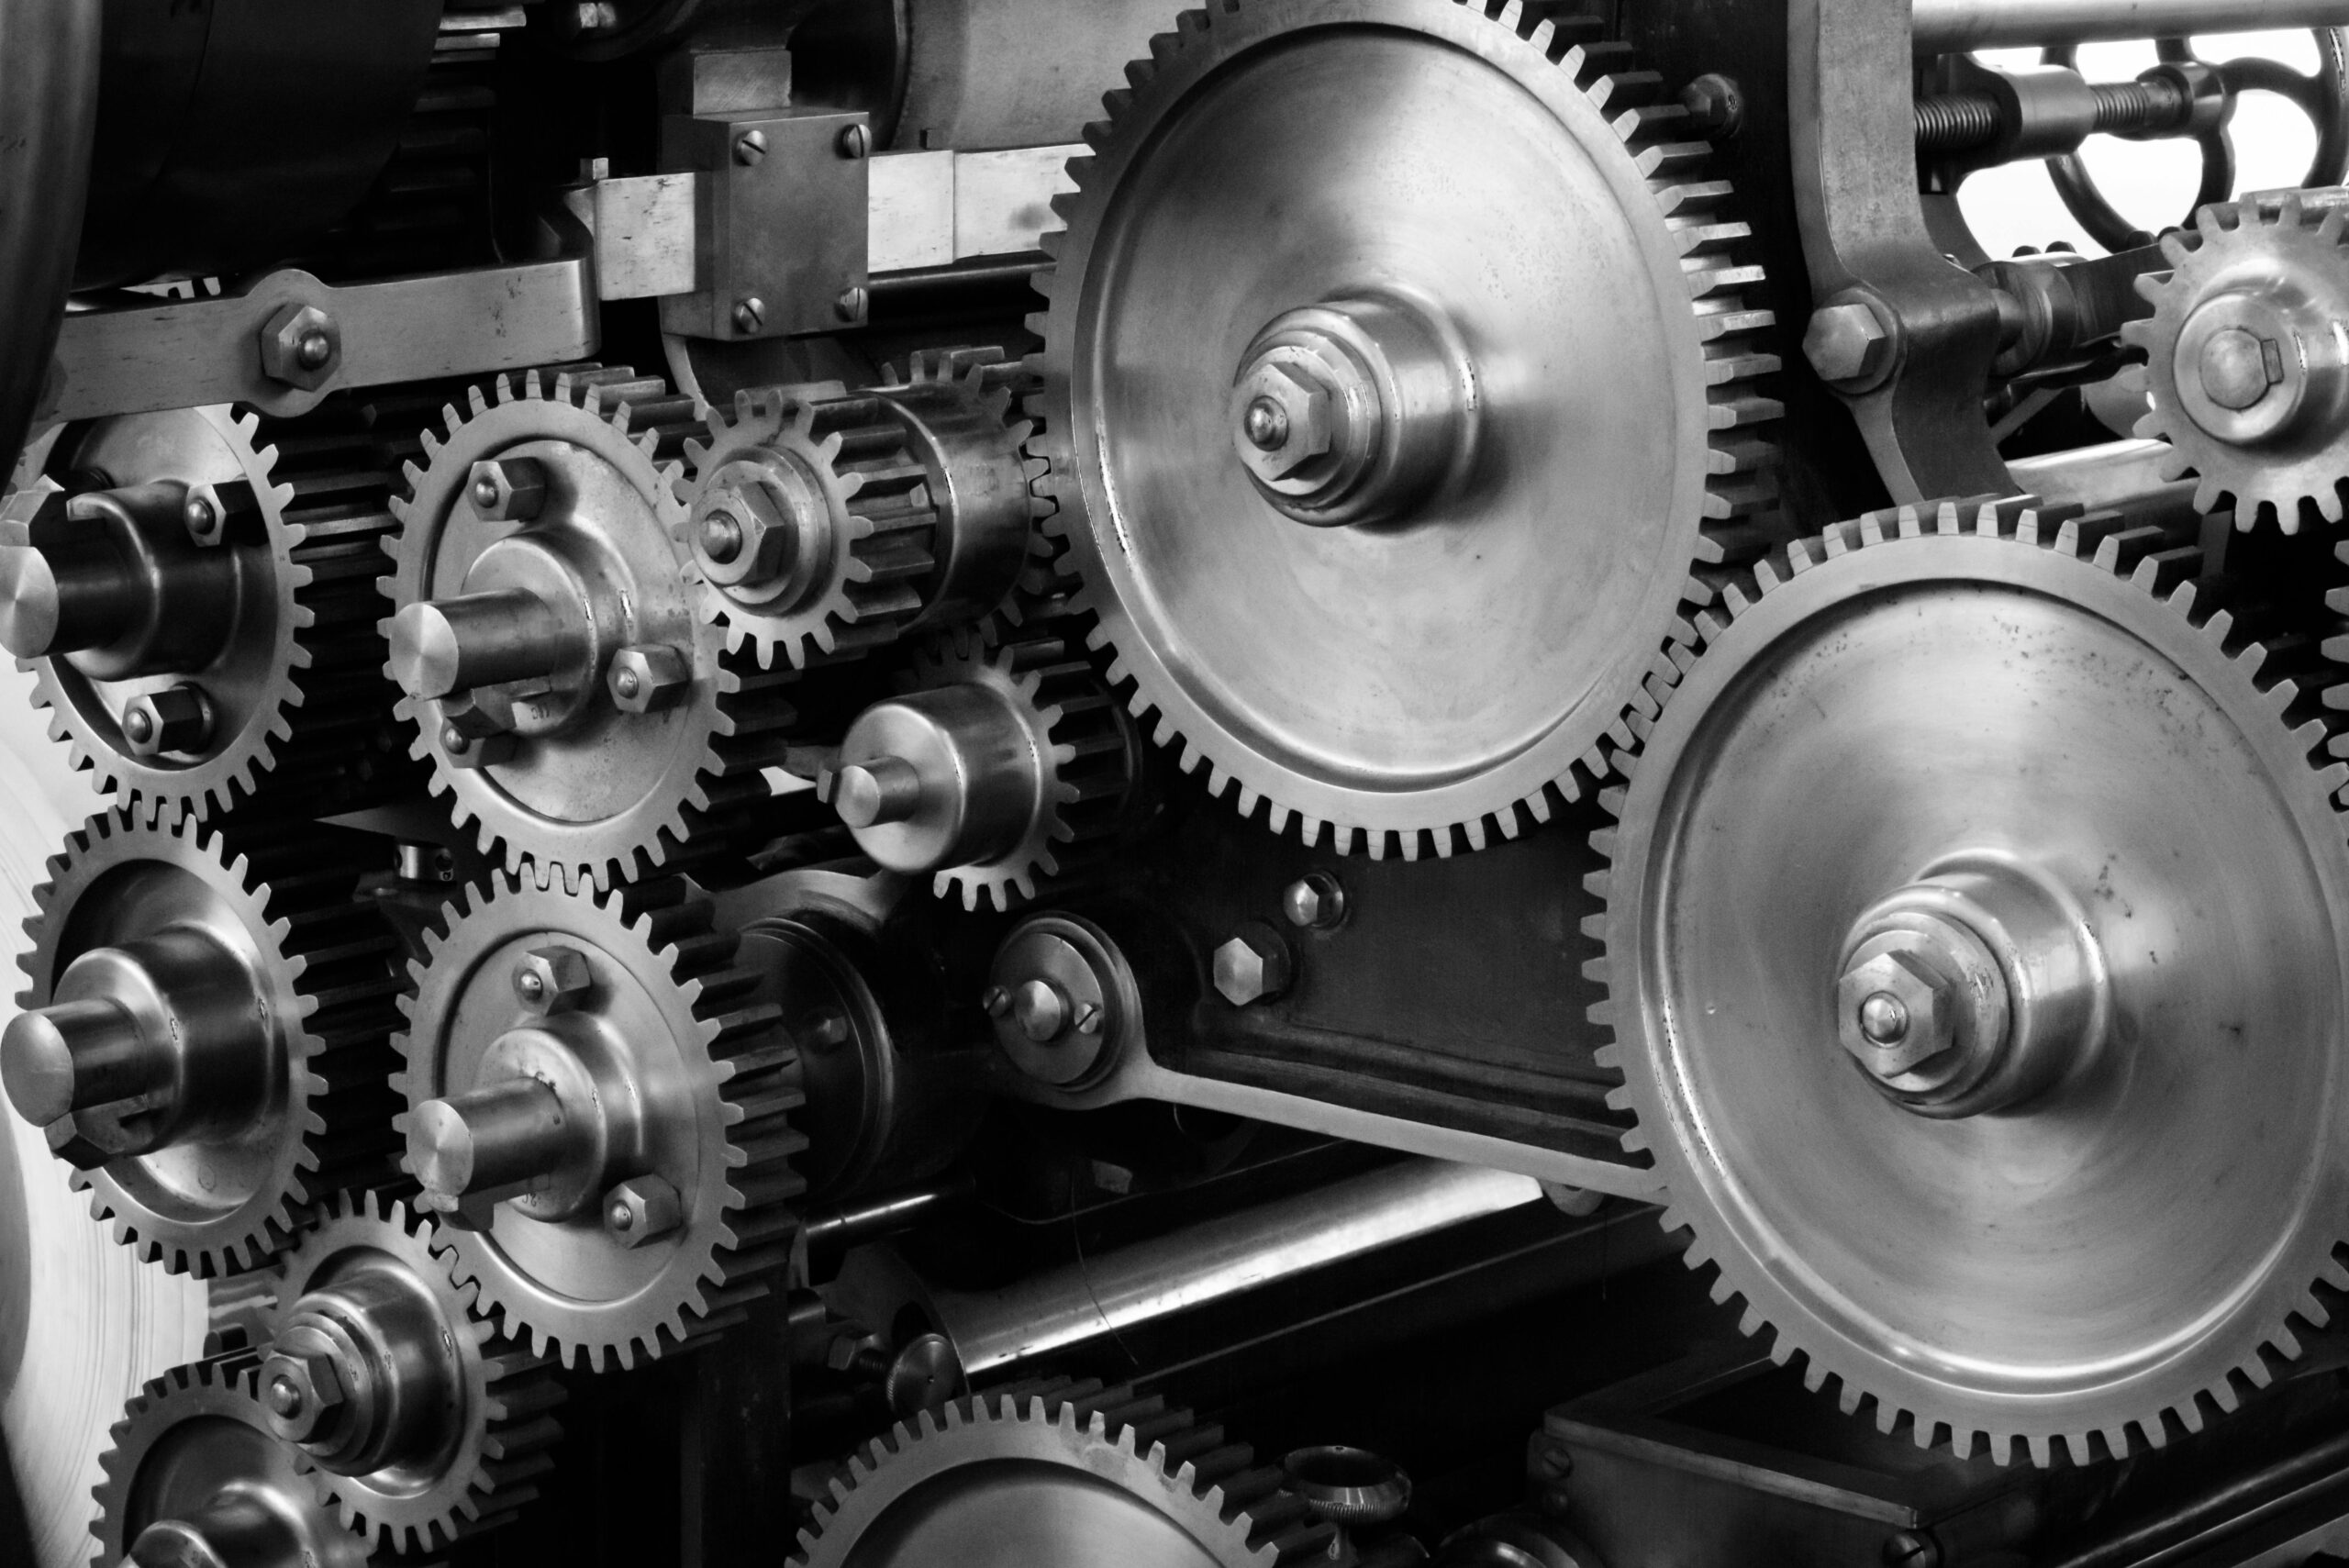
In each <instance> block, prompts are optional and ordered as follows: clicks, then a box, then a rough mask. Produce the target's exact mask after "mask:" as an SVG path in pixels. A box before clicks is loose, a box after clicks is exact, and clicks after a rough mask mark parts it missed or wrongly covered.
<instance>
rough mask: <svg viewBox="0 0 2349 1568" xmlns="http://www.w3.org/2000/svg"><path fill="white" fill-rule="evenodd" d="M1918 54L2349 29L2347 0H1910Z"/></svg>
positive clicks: (1911, 23) (2348, 5)
mask: <svg viewBox="0 0 2349 1568" xmlns="http://www.w3.org/2000/svg"><path fill="white" fill-rule="evenodd" d="M1910 15H1911V20H1910V23H1909V26H1910V28H1911V29H1912V30H1913V32H1914V34H1915V37H1916V45H1917V52H1918V53H1919V54H1956V53H1962V52H1965V51H1967V50H1978V49H2020V48H2028V47H2032V46H2036V45H2042V44H2061V43H2096V42H2099V41H2101V40H2104V39H2153V38H2164V39H2166V38H2184V37H2186V36H2187V35H2188V34H2192V33H2247V32H2257V31H2262V30H2265V29H2266V28H2334V27H2343V26H2349V0H1915V6H1914V7H1913V8H1912V11H1911V14H1910Z"/></svg>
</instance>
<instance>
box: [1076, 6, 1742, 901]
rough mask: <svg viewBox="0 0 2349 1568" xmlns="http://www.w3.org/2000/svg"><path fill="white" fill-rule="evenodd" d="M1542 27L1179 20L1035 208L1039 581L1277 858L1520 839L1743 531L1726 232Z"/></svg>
mask: <svg viewBox="0 0 2349 1568" xmlns="http://www.w3.org/2000/svg"><path fill="white" fill-rule="evenodd" d="M1561 9H1562V8H1561V7H1559V6H1551V5H1528V6H1514V5H1512V6H1487V5H1484V4H1481V3H1464V0H1383V3H1375V4H1364V5H1350V6H1346V7H1344V8H1343V9H1342V10H1341V11H1337V12H1332V11H1330V9H1329V8H1328V7H1325V6H1315V5H1310V4H1306V3H1303V0H1238V3H1236V4H1230V3H1223V4H1218V5H1216V6H1212V7H1210V8H1208V9H1204V10H1195V11H1190V12H1186V13H1185V14H1184V16H1183V17H1181V19H1180V21H1179V23H1178V24H1177V26H1176V28H1175V30H1174V31H1173V32H1171V33H1167V34H1165V35H1163V36H1162V37H1160V38H1159V39H1157V40H1155V42H1154V44H1153V45H1152V51H1151V54H1150V56H1149V57H1148V58H1146V59H1143V60H1139V61H1135V62H1134V63H1133V64H1132V65H1130V67H1128V70H1127V75H1128V78H1129V80H1130V83H1132V86H1131V90H1130V92H1127V91H1120V92H1118V93H1114V94H1112V95H1109V98H1108V106H1109V111H1110V117H1109V119H1108V122H1107V123H1106V124H1103V125H1098V126H1095V127H1093V128H1090V129H1088V131H1087V133H1086V139H1087V140H1088V142H1089V143H1090V144H1091V146H1092V149H1093V152H1094V156H1093V157H1091V158H1089V159H1078V160H1076V161H1074V162H1072V163H1071V165H1070V173H1071V175H1072V177H1073V178H1074V179H1075V180H1076V181H1077V183H1078V184H1079V186H1080V187H1081V188H1080V189H1079V191H1078V192H1077V193H1076V194H1075V195H1074V196H1066V197H1059V198H1055V205H1056V206H1058V207H1059V209H1060V210H1061V211H1062V213H1063V216H1064V217H1066V219H1067V224H1068V228H1067V231H1066V232H1065V233H1063V234H1059V235H1053V236H1048V237H1047V239H1048V246H1047V248H1048V249H1049V250H1052V252H1053V254H1054V257H1055V265H1054V267H1053V268H1052V271H1051V272H1048V273H1045V274H1041V275H1040V278H1039V287H1040V288H1041V290H1042V291H1043V292H1044V294H1045V295H1046V298H1047V299H1048V301H1049V306H1050V307H1049V310H1048V311H1047V313H1046V315H1045V316H1044V317H1043V320H1042V325H1041V331H1042V334H1043V339H1044V347H1043V350H1042V355H1041V361H1040V363H1041V372H1042V375H1043V382H1044V389H1043V392H1042V395H1041V402H1040V404H1039V410H1040V413H1041V420H1042V427H1043V428H1042V433H1041V450H1043V451H1044V452H1045V453H1046V454H1047V455H1048V456H1049V458H1050V460H1051V462H1052V484H1053V487H1054V490H1055V492H1056V495H1057V498H1058V502H1059V510H1058V512H1057V514H1056V515H1055V516H1054V517H1052V519H1051V520H1050V522H1049V523H1048V524H1047V527H1048V528H1051V529H1052V530H1054V531H1055V532H1057V533H1058V534H1060V535H1061V536H1063V538H1065V539H1067V540H1068V542H1069V545H1070V547H1071V555H1072V559H1073V561H1074V565H1075V567H1076V569H1077V572H1078V574H1079V575H1080V577H1081V578H1082V579H1083V584H1084V585H1083V587H1082V589H1081V591H1080V592H1079V593H1078V595H1077V597H1076V603H1077V605H1078V606H1079V607H1080V608H1083V609H1089V610H1092V611H1096V612H1097V613H1098V615H1099V617H1100V628H1099V630H1098V632H1097V636H1096V645H1097V647H1099V648H1102V649H1104V650H1106V651H1107V652H1108V653H1109V654H1110V655H1111V657H1112V659H1113V662H1112V664H1111V666H1110V673H1111V675H1112V677H1113V678H1114V679H1116V680H1118V681H1119V682H1125V683H1130V684H1131V686H1132V695H1131V704H1132V706H1133V708H1134V710H1135V712H1136V713H1137V714H1141V713H1144V712H1147V711H1151V710H1154V711H1155V712H1156V715H1157V718H1156V725H1155V739H1156V740H1158V741H1159V742H1161V743H1162V744H1165V745H1169V746H1178V747H1179V748H1180V755H1181V761H1182V765H1183V767H1184V768H1185V770H1186V771H1190V770H1195V769H1197V768H1199V767H1201V766H1202V765H1204V766H1205V767H1206V769H1207V782H1208V791H1209V793H1211V794H1213V795H1222V794H1224V793H1225V792H1226V791H1228V790H1231V789H1232V788H1233V787H1234V786H1235V785H1236V786H1237V792H1238V793H1237V804H1238V806H1239V808H1240V810H1241V815H1242V816H1247V817H1252V816H1253V815H1254V813H1255V810H1256V808H1257V806H1259V805H1260V804H1262V805H1266V806H1267V807H1268V812H1267V818H1266V819H1267V821H1268V824H1269V825H1270V826H1271V827H1272V828H1274V830H1275V831H1276V832H1277V831H1282V830H1285V829H1286V828H1287V827H1288V826H1289V825H1290V824H1291V822H1292V821H1294V822H1295V823H1296V824H1297V826H1298V828H1300V830H1301V832H1302V835H1303V837H1304V839H1305V840H1306V842H1307V843H1308V844H1311V843H1315V842H1317V841H1318V840H1319V838H1320V835H1321V833H1322V830H1323V828H1325V827H1326V828H1329V829H1330V832H1331V834H1332V836H1333V838H1334V840H1335V843H1336V847H1337V848H1338V849H1339V850H1340V851H1347V850H1350V849H1352V848H1353V847H1354V846H1355V845H1356V844H1357V843H1365V844H1366V845H1367V847H1368V849H1369V850H1370V851H1371V853H1372V854H1374V855H1380V854H1384V853H1386V851H1387V850H1388V849H1389V847H1390V846H1394V845H1397V844H1399V847H1400V849H1401V851H1402V853H1403V854H1404V855H1405V856H1407V857H1416V856H1417V855H1419V853H1421V852H1422V851H1423V849H1424V848H1425V847H1427V846H1428V845H1429V844H1430V842H1432V847H1433V848H1434V850H1435V851H1436V852H1438V853H1440V854H1451V853H1453V852H1454V851H1456V850H1458V849H1460V848H1462V847H1466V848H1469V849H1477V848H1481V847H1483V845H1484V844H1485V843H1486V841H1487V839H1488V836H1489V834H1490V833H1491V832H1493V831H1495V830H1497V831H1498V832H1499V833H1501V834H1502V835H1504V836H1508V837H1514V836H1515V835H1517V834H1519V833H1520V832H1521V831H1523V830H1524V828H1526V826H1527V825H1528V824H1529V823H1532V822H1542V821H1547V820H1548V819H1549V818H1550V817H1551V816H1552V814H1553V809H1554V808H1555V806H1556V805H1557V804H1558V803H1559V802H1561V801H1570V800H1573V799H1575V798H1577V797H1579V796H1580V795H1582V794H1583V793H1584V792H1585V790H1586V788H1588V787H1589V784H1590V782H1591V781H1592V780H1594V779H1596V778H1598V776H1600V775H1601V773H1603V768H1604V764H1603V760H1602V755H1601V751H1602V748H1603V747H1604V746H1605V745H1606V744H1607V742H1608V741H1609V740H1610V739H1612V740H1614V741H1615V742H1616V743H1618V744H1620V743H1621V742H1622V741H1623V740H1627V739H1628V738H1629V733H1630V732H1629V729H1628V728H1626V724H1627V718H1628V717H1629V716H1632V715H1635V714H1638V713H1641V712H1642V711H1643V709H1644V706H1645V703H1646V698H1645V695H1644V694H1643V691H1642V684H1643V683H1644V682H1646V681H1647V680H1648V679H1649V678H1650V677H1651V676H1652V675H1654V674H1655V673H1658V672H1657V669H1656V650H1657V649H1658V648H1659V647H1660V646H1661V645H1662V643H1663V641H1664V636H1665V634H1666V632H1667V631H1668V630H1669V628H1671V627H1672V626H1673V625H1674V624H1675V622H1676V621H1678V620H1679V619H1680V617H1682V616H1684V615H1685V614H1686V613H1687V608H1686V606H1689V605H1702V604H1704V603H1706V602H1708V601H1709V599H1710V598H1711V597H1712V595H1713V593H1714V589H1713V585H1712V584H1713V582H1714V580H1715V576H1716V574H1717V573H1719V572H1720V571H1721V570H1722V569H1724V568H1727V567H1730V566H1733V565H1734V564H1736V563H1737V562H1740V561H1742V560H1747V559H1751V558H1752V557H1753V556H1755V555H1758V554H1759V553H1760V552H1761V550H1763V549H1765V548H1766V546H1767V544H1768V543H1769V542H1771V540H1772V539H1774V538H1776V537H1778V534H1779V530H1778V528H1776V523H1775V521H1774V520H1773V518H1772V507H1773V505H1774V498H1775V488H1774V484H1773V482H1772V480H1771V478H1770V473H1769V452H1768V449H1767V448H1766V446H1765V443H1764V442H1763V440H1762V439H1760V438H1759V437H1758V435H1757V433H1756V432H1757V428H1758V427H1760V426H1762V425H1764V424H1765V423H1766V422H1768V421H1770V420H1772V419H1774V418H1775V417H1776V416H1777V414H1778V412H1779V407H1778V405H1777V404H1776V402H1775V401H1774V400H1772V399H1770V398H1768V397H1765V396H1763V395H1760V394H1759V393H1758V392H1757V390H1756V388H1755V381H1756V378H1758V377H1760V376H1763V375H1765V374H1767V373H1771V372H1774V371H1776V369H1777V368H1778V361H1777V360H1776V356H1775V355H1773V354H1772V353H1770V352H1769V351H1768V350H1767V347H1766V342H1765V333H1766V332H1767V330H1768V328H1770V327H1771V325H1772V317H1771V315H1770V313H1769V312H1768V311H1767V310H1763V309H1756V308H1752V307H1750V306H1749V305H1748V304H1747V299H1748V297H1749V291H1750V290H1753V289H1754V288H1756V287H1758V285H1760V284H1761V283H1762V273H1761V270H1760V269H1759V268H1758V267H1755V266H1752V265H1746V264H1743V263H1741V262H1740V261H1737V260H1736V259H1735V258H1734V255H1733V252H1734V251H1735V250H1737V249H1738V248H1739V247H1740V246H1741V245H1742V242H1743V241H1744V239H1746V237H1747V234H1748V229H1747V227H1746V225H1744V224H1742V223H1741V222H1737V221H1734V220H1733V219H1732V218H1731V217H1729V216H1728V211H1727V208H1728V204H1729V200H1730V195H1731V193H1730V188H1729V186H1728V184H1727V183H1725V182H1722V181H1719V180H1715V179H1711V178H1709V177H1708V176H1707V173H1706V169H1705V165H1706V161H1707V154H1708V151H1709V148H1708V146H1707V144H1706V143H1705V142H1704V141H1702V140H1699V139H1696V138H1695V136H1694V135H1693V133H1691V132H1690V131H1689V129H1688V123H1687V121H1688V117H1687V110H1686V109H1685V107H1684V106H1682V105H1681V104H1680V103H1679V102H1677V101H1676V100H1675V99H1672V98H1670V97H1669V96H1667V95H1664V92H1663V90H1662V84H1661V83H1660V81H1659V79H1658V78H1657V77H1656V75H1655V74H1654V73H1653V72H1646V71H1642V70H1640V69H1638V68H1637V67H1636V63H1635V61H1633V60H1632V58H1631V53H1630V50H1628V49H1627V48H1626V47H1625V46H1624V45H1621V44H1620V43H1614V42H1609V41H1605V40H1603V39H1601V38H1600V37H1599V24H1598V22H1597V21H1595V20H1594V19H1592V18H1590V17H1580V16H1573V15H1561V14H1559V13H1560V11H1561ZM1272 212H1278V213H1281V214H1282V215H1283V219H1282V224H1281V237H1282V238H1281V243H1280V244H1278V245H1266V244H1264V243H1263V240H1264V228H1263V225H1264V221H1265V215H1266V214H1267V213H1272ZM1602 214H1603V215H1605V216H1604V217H1599V216H1598V215H1602ZM1600 298H1604V299H1609V300H1617V301H1627V302H1631V303H1626V304H1624V305H1622V306H1621V307H1620V308H1611V309H1609V311H1607V312H1604V313H1597V312H1593V311H1591V310H1589V309H1588V308H1587V307H1586V305H1585V303H1584V302H1586V301H1588V300H1592V299H1600ZM1472 354H1473V355H1475V356H1482V357H1483V360H1484V361H1485V362H1478V361H1475V360H1473V359H1472V358H1471V356H1472ZM1142 366H1147V367H1148V369H1147V372H1146V373H1144V372H1142V371H1141V369H1140V368H1139V367H1142ZM1235 366H1236V367H1237V371H1236V373H1235ZM1537 367H1539V368H1537ZM1512 384H1514V385H1520V386H1523V387H1526V388H1528V389H1529V390H1528V392H1527V394H1526V395H1524V396H1523V398H1522V399H1521V401H1520V402H1518V403H1517V405H1516V406H1514V407H1511V406H1508V405H1509V401H1510V400H1508V399H1506V398H1497V397H1496V396H1495V395H1494V393H1493V389H1494V388H1497V387H1499V386H1503V385H1512ZM1537 384H1538V385H1539V387H1540V388H1541V390H1542V393H1543V394H1544V395H1542V396H1540V397H1535V396H1533V395H1531V388H1533V387H1534V386H1536V385H1537ZM1382 388H1384V390H1381V389H1382Z"/></svg>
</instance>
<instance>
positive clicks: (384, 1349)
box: [261, 1193, 562, 1552]
mask: <svg viewBox="0 0 2349 1568" xmlns="http://www.w3.org/2000/svg"><path fill="white" fill-rule="evenodd" d="M454 1262H455V1254H454V1251H453V1249H451V1247H450V1246H449V1244H448V1242H447V1241H446V1240H445V1239H444V1238H442V1237H440V1235H438V1234H436V1232H435V1229H434V1227H433V1225H432V1222H431V1221H430V1220H429V1219H425V1218H416V1219H414V1220H411V1218H409V1215H408V1212H407V1209H406V1206H404V1205H402V1204H399V1203H396V1202H386V1201H385V1200H384V1198H383V1196H382V1195H380V1194H364V1193H362V1194H359V1195H350V1194H340V1195H337V1196H336V1198H335V1199H334V1201H333V1202H332V1203H330V1204H328V1205H327V1206H326V1207H323V1208H322V1209H321V1210H320V1211H319V1212H318V1215H317V1225H316V1228H315V1229H311V1230H309V1231H307V1232H306V1233H305V1234H304V1236H303V1238H302V1240H301V1242H300V1244H299V1245H297V1246H296V1247H295V1249H294V1250H293V1251H290V1252H288V1253H287V1254H286V1255H285V1258H284V1265H283V1267H284V1278H283V1282H282V1284H280V1285H279V1288H278V1292H277V1304H276V1310H275V1312H274V1313H273V1318H272V1324H271V1329H272V1336H271V1338H272V1342H271V1343H270V1344H269V1345H267V1346H266V1347H264V1348H265V1350H266V1352H267V1356H268V1359H267V1360H266V1361H265V1362H263V1364H262V1374H261V1392H262V1402H263V1403H264V1404H265V1405H267V1406H268V1407H269V1410H270V1416H271V1421H272V1429H273V1431H275V1433H276V1434H277V1436H278V1437H279V1438H280V1439H282V1440H285V1441H287V1442H291V1443H294V1444H295V1446H296V1447H299V1448H301V1449H302V1450H303V1451H304V1452H305V1453H306V1454H307V1455H308V1457H309V1458H310V1460H311V1462H314V1463H315V1464H317V1467H318V1472H319V1477H318V1481H319V1486H320V1489H321V1491H322V1493H323V1494H324V1495H325V1496H327V1497H328V1500H330V1501H331V1502H332V1503H333V1504H334V1505H335V1507H337V1508H338V1509H339V1510H340V1516H341V1518H342V1522H343V1523H344V1525H346V1526H347V1527H349V1528H350V1529H351V1530H352V1531H354V1532H355V1533H357V1534H358V1535H359V1536H360V1537H361V1538H362V1540H368V1541H369V1542H371V1543H372V1544H373V1545H374V1546H377V1547H379V1548H389V1549H391V1550H393V1551H400V1552H410V1551H438V1550H440V1549H441V1548H443V1547H446V1546H449V1545H451V1544H453V1543H454V1542H456V1541H457V1540H462V1539H463V1538H465V1537H468V1536H473V1535H477V1534H480V1533H481V1532H482V1531H484V1530H487V1529H494V1528H495V1527H496V1526H498V1525H502V1524H505V1523H507V1521H509V1520H510V1519H512V1518H513V1517H514V1514H515V1512H516V1510H517V1509H518V1508H520V1507H522V1506H523V1505H525V1504H527V1503H529V1501H530V1500H531V1499H532V1498H533V1497H534V1496H537V1488H536V1486H535V1485H534V1483H535V1482H536V1481H537V1479H538V1477H540V1475H542V1474H544V1473H547V1472H548V1471H550V1470H551V1469H552V1468H553V1463H554V1461H553V1457H552V1454H551V1450H552V1448H553V1446H554V1444H555V1442H556V1440H558V1439H559V1438H560V1437H561V1435H562V1431H561V1429H560V1428H559V1427H557V1426H556V1424H555V1422H554V1420H553V1418H551V1417H550V1416H549V1415H548V1414H547V1412H548V1411H549V1410H551V1408H552V1407H554V1406H556V1405H557V1404H559V1403H561V1401H562V1387H561V1385H559V1384H557V1383H556V1382H555V1380H554V1377H553V1374H552V1373H551V1370H550V1368H549V1367H548V1364H547V1362H545V1361H544V1360H543V1359H542V1358H540V1357H537V1356H533V1355H531V1354H530V1353H529V1352H528V1351H525V1350H523V1349H522V1348H521V1347H520V1346H518V1345H515V1344H512V1343H509V1342H507V1341H505V1340H500V1339H499V1338H498V1337H497V1334H496V1330H495V1328H494V1327H493V1326H492V1325H491V1324H489V1323H488V1322H486V1321H484V1320H482V1319H480V1318H475V1317H473V1312H472V1308H473V1299H474V1296H475V1292H474V1290H473V1287H471V1286H469V1285H460V1284H457V1283H456V1281H455V1280H454V1279H453V1278H452V1277H451V1268H452V1266H453V1264H454ZM320 1358H323V1359H324V1361H325V1362H326V1363H327V1365H328V1368H329V1371H330V1374H331V1376H330V1381H329V1382H328V1384H327V1385H325V1386H324V1387H323V1388H321V1386H320V1385H319V1384H318V1383H317V1381H316V1378H315V1371H316V1367H315V1363H316V1362H317V1360H319V1359H320ZM281 1377H282V1378H283V1379H284V1384H285V1388H286V1389H289V1390H292V1392H291V1393H286V1392H283V1391H281V1390H280V1388H279V1387H278V1380H279V1379H280V1378H281ZM322 1395H323V1396H324V1397H320V1396H322ZM281 1405H283V1406H284V1407H285V1408H284V1409H281V1408H280V1406H281Z"/></svg>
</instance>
